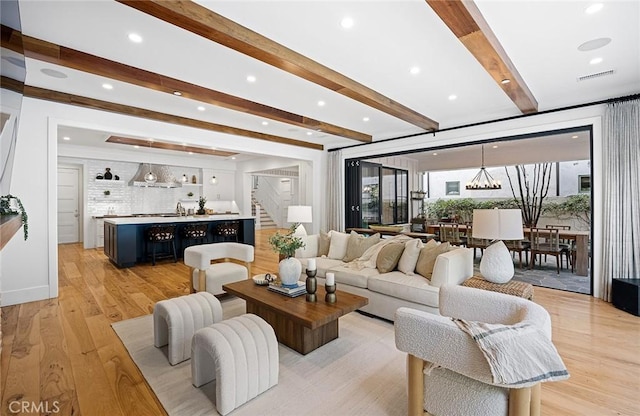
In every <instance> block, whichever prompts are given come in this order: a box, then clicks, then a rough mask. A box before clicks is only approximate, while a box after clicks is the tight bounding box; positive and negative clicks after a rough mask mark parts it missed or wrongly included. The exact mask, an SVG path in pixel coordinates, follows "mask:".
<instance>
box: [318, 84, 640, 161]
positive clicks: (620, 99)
mask: <svg viewBox="0 0 640 416" xmlns="http://www.w3.org/2000/svg"><path fill="white" fill-rule="evenodd" d="M635 99H640V94H632V95H626V96H622V97H616V98H608V99H606V100H601V101H594V102H590V103H584V104H576V105H572V106H568V107H561V108H554V109H551V110H545V111H540V112H538V113H532V114H520V115H517V116H511V117H504V118H499V119H495V120H487V121H480V122H477V123H471V124H463V125H461V126H455V127H448V128H446V129H440V130H433V131H424V132H420V133H413V134H407V135H405V136H398V137H390V138H388V139H383V140H376V141H375V142H371V143H358V144H352V145H350V146H343V147H336V148H335V149H328V150H327V152H335V151H338V150H343V149H351V148H352V147H360V146H368V145H372V144H376V143H384V142H388V141H393V140H401V139H409V138H412V137H418V136H424V135H427V134H433V135H434V136H435V135H436V133H441V132H445V131H452V130H459V129H464V128H468V127H475V126H483V125H485V124H493V123H500V122H502V121H509V120H515V119H519V118H523V117H531V116H538V115H542V114H550V113H556V112H559V111H567V110H575V109H576V108H583V107H591V106H594V105H601V104H612V103H620V102H624V101H631V100H635Z"/></svg>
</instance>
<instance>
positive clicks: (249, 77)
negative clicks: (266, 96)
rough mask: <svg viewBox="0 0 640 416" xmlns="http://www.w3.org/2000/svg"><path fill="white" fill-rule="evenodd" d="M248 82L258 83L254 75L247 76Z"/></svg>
mask: <svg viewBox="0 0 640 416" xmlns="http://www.w3.org/2000/svg"><path fill="white" fill-rule="evenodd" d="M247 82H256V77H255V76H253V75H248V76H247Z"/></svg>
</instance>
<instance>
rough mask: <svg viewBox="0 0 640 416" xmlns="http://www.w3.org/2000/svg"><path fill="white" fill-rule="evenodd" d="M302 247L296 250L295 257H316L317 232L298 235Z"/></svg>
mask: <svg viewBox="0 0 640 416" xmlns="http://www.w3.org/2000/svg"><path fill="white" fill-rule="evenodd" d="M299 237H300V239H301V240H302V242H303V243H304V247H301V248H299V249H297V250H296V257H298V258H302V259H306V258H310V257H316V256H317V255H318V240H319V239H320V236H319V235H318V234H313V235H305V236H299Z"/></svg>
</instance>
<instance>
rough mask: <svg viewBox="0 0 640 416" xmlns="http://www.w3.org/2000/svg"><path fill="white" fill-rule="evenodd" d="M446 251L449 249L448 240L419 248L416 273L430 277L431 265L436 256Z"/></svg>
mask: <svg viewBox="0 0 640 416" xmlns="http://www.w3.org/2000/svg"><path fill="white" fill-rule="evenodd" d="M447 251H449V243H448V242H446V243H442V244H436V245H432V246H431V247H424V248H423V249H422V250H420V256H419V257H418V262H417V263H416V273H418V274H419V275H421V276H424V277H426V278H427V279H429V278H431V274H432V273H433V266H435V264H436V258H437V257H438V256H439V255H440V254H442V253H446V252H447Z"/></svg>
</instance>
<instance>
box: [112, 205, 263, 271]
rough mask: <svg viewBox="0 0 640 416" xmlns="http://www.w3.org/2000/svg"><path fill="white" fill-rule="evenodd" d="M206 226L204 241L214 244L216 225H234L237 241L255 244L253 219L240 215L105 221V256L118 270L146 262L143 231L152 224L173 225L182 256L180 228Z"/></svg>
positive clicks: (119, 218)
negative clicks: (236, 230)
mask: <svg viewBox="0 0 640 416" xmlns="http://www.w3.org/2000/svg"><path fill="white" fill-rule="evenodd" d="M203 222H206V223H207V224H208V231H207V239H206V241H207V242H209V243H211V242H215V236H214V232H215V229H216V227H217V226H218V225H219V224H223V223H229V222H237V223H238V227H239V228H238V242H239V243H244V244H251V245H255V217H252V216H244V215H239V214H219V215H215V214H214V215H196V216H149V217H117V218H109V217H105V218H104V253H105V254H106V255H107V257H109V259H110V260H111V261H112V262H113V263H115V264H116V265H117V266H118V267H131V266H133V265H135V264H136V263H142V262H146V261H149V260H148V256H147V252H148V251H147V250H148V248H147V244H146V242H145V231H146V230H147V228H149V227H150V226H152V225H167V224H175V225H176V234H175V246H176V253H177V254H178V257H182V247H183V241H182V240H183V239H182V229H183V228H184V227H185V226H186V225H188V224H194V223H203Z"/></svg>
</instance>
